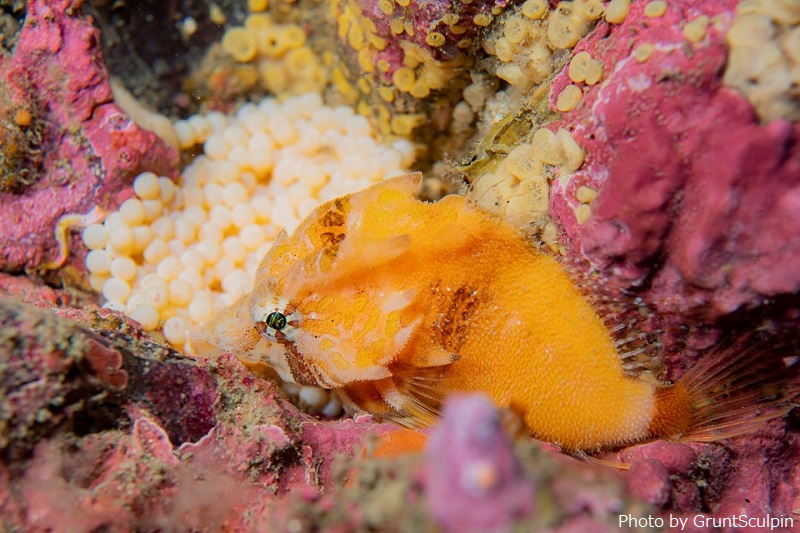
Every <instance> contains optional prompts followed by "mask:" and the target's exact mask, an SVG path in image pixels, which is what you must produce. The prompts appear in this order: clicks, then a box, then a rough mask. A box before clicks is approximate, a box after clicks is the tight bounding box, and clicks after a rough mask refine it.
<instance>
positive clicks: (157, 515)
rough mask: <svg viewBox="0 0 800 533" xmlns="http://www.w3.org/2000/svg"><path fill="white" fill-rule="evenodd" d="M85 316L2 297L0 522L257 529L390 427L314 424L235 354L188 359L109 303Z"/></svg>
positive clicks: (363, 422)
mask: <svg viewBox="0 0 800 533" xmlns="http://www.w3.org/2000/svg"><path fill="white" fill-rule="evenodd" d="M83 319H84V321H83V322H74V321H72V320H68V319H66V318H62V317H59V316H57V315H54V314H52V313H50V312H48V311H44V310H40V309H36V308H35V307H32V306H28V305H25V304H22V303H19V302H13V301H10V300H7V299H0V322H1V323H2V324H3V332H2V335H0V339H1V340H0V343H2V353H3V354H4V357H3V360H2V365H0V372H2V374H0V377H1V378H2V380H0V397H2V398H3V399H4V402H3V405H2V407H1V408H0V429H2V431H0V435H2V440H0V516H1V517H2V518H0V525H1V526H2V528H3V529H4V530H12V531H13V530H23V529H24V530H29V531H30V530H34V531H48V530H50V531H52V530H58V529H59V528H60V527H61V525H63V524H70V526H71V527H73V529H72V530H73V531H90V530H96V529H98V528H107V529H110V530H115V531H124V530H142V529H171V530H185V529H194V530H202V531H214V530H218V529H219V528H220V527H226V526H227V527H231V528H233V529H237V528H239V530H247V531H249V530H258V529H261V528H263V527H267V525H268V524H270V523H271V520H273V507H274V505H276V502H278V501H280V500H279V498H277V497H278V496H281V495H283V494H287V493H290V492H294V491H297V490H300V489H301V488H307V489H309V490H312V491H313V492H314V493H318V492H320V491H325V490H330V489H331V488H332V484H333V463H332V460H333V458H334V457H335V456H337V455H340V454H342V455H347V454H352V453H353V449H354V447H356V446H358V445H360V443H362V442H363V440H364V438H365V436H366V435H368V434H369V433H370V432H377V433H380V432H381V431H385V430H386V429H387V427H386V426H383V425H380V424H374V423H371V419H370V418H369V417H362V418H361V419H360V420H358V421H355V420H343V421H334V422H329V423H322V422H318V421H314V420H313V419H311V418H309V417H308V416H307V415H304V414H302V413H300V412H298V411H297V410H296V409H294V408H293V407H292V406H290V405H288V404H285V403H284V402H283V401H281V400H279V399H278V394H277V389H276V388H275V386H274V385H272V384H270V383H268V382H266V381H264V380H262V379H259V378H256V377H253V376H252V375H251V374H250V373H249V372H248V371H247V370H246V369H245V368H244V367H243V366H242V365H241V364H240V363H239V362H238V361H236V359H235V358H233V357H232V356H225V357H222V358H221V359H219V360H218V361H216V362H214V363H211V362H209V361H199V362H195V361H193V360H190V359H187V358H185V357H183V356H181V355H180V354H177V353H176V352H174V351H172V350H170V349H168V348H164V347H162V346H161V345H159V344H157V343H155V342H153V341H152V340H150V339H148V338H147V337H145V336H144V334H143V333H142V332H141V331H140V330H139V329H138V328H136V327H135V325H133V324H131V323H128V322H127V321H124V320H121V319H120V318H119V317H117V316H116V315H114V314H113V313H109V312H106V311H103V312H92V313H89V314H86V313H84V317H83Z"/></svg>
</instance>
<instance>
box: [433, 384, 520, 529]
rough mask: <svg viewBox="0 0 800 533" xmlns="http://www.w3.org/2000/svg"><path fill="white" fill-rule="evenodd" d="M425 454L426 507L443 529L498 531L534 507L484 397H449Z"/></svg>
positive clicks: (511, 450) (514, 458) (492, 412)
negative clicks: (426, 462)
mask: <svg viewBox="0 0 800 533" xmlns="http://www.w3.org/2000/svg"><path fill="white" fill-rule="evenodd" d="M427 458H428V472H427V476H428V485H427V492H426V495H427V498H428V507H429V509H430V511H431V515H432V516H433V517H434V518H435V519H436V520H437V521H438V522H439V523H440V524H441V525H442V526H443V527H444V529H445V531H465V532H466V531H476V532H477V531H500V530H503V529H507V528H509V527H510V525H511V524H513V523H514V522H516V521H520V520H522V519H525V518H528V517H530V516H531V514H532V513H533V512H534V511H535V509H534V487H533V485H532V483H531V480H529V479H527V478H526V477H525V475H524V473H523V471H522V468H521V465H520V464H519V461H518V460H517V458H516V456H515V455H514V451H513V448H512V446H511V442H510V440H509V438H508V436H507V435H506V434H505V432H504V431H503V428H502V426H501V424H500V415H499V413H498V411H497V409H496V408H495V407H494V406H493V405H492V403H491V402H490V401H489V400H488V399H487V398H485V397H483V396H477V395H476V396H463V397H453V398H451V400H450V401H449V403H447V404H446V406H445V409H444V411H443V413H442V421H441V423H440V424H439V426H437V427H436V428H435V429H434V430H433V431H432V432H431V436H430V441H429V443H428V451H427Z"/></svg>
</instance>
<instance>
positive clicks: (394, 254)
mask: <svg viewBox="0 0 800 533" xmlns="http://www.w3.org/2000/svg"><path fill="white" fill-rule="evenodd" d="M419 181H420V175H419V174H408V175H404V176H400V177H397V178H392V179H389V180H386V181H384V182H382V183H380V184H377V185H375V186H373V187H370V188H368V189H366V190H364V191H360V192H358V193H354V194H351V195H348V196H343V197H340V198H337V199H335V200H332V201H330V202H326V203H324V204H322V205H320V206H319V207H318V208H317V209H315V210H314V211H313V212H312V213H311V214H309V216H308V217H307V218H306V219H305V220H304V221H303V222H301V224H300V225H299V226H298V227H297V228H296V230H295V231H294V232H293V233H292V234H291V235H287V234H286V233H282V234H281V235H280V236H279V237H278V239H277V240H276V241H275V243H274V244H273V246H272V248H271V249H270V250H269V252H268V253H267V254H266V256H265V257H264V259H263V260H262V262H261V263H260V265H259V268H258V271H257V273H256V280H255V288H254V290H253V292H252V294H251V296H250V298H251V299H250V319H251V320H252V324H253V325H254V328H255V330H256V331H257V332H258V334H259V335H260V336H261V337H262V338H263V339H266V340H267V341H268V343H270V344H271V345H280V346H281V347H282V350H276V349H274V348H273V349H270V350H269V351H267V352H266V353H265V354H264V357H266V358H267V359H268V361H267V362H268V363H269V364H270V365H271V366H272V367H273V368H274V369H275V370H276V371H277V372H278V374H279V375H280V376H281V378H282V379H284V380H287V381H294V382H297V383H300V384H304V385H313V386H318V387H323V388H340V387H342V386H345V385H347V384H350V383H354V382H359V381H374V380H379V379H383V378H387V377H390V376H391V371H390V368H389V367H390V365H391V363H392V362H393V361H396V360H397V359H398V357H401V356H402V353H403V351H404V350H405V349H406V348H407V347H408V344H409V340H410V339H411V337H412V335H413V333H414V332H415V331H416V329H417V327H418V326H419V324H420V323H421V321H422V318H421V315H422V313H421V310H420V309H419V307H418V305H417V304H416V298H415V296H416V294H417V292H416V290H415V288H414V287H413V286H412V285H410V283H411V281H410V280H408V279H404V277H403V276H401V275H396V274H395V275H393V274H391V272H392V271H395V270H397V269H396V268H393V267H397V263H398V262H400V263H402V261H403V260H404V257H405V256H406V255H407V252H408V250H409V246H410V244H411V237H410V236H409V235H408V234H407V232H406V231H405V230H406V229H408V228H407V227H406V226H407V224H406V220H404V219H403V217H404V216H406V217H408V218H407V222H408V223H411V221H412V220H414V216H413V215H414V214H413V213H411V212H407V211H408V209H411V208H412V207H413V206H414V204H415V203H416V204H421V202H419V201H418V200H416V198H415V197H414V191H415V190H416V188H417V186H418V185H419ZM403 213H407V214H406V215H403ZM398 214H400V215H399V217H398ZM392 262H395V263H396V264H395V265H391V263H392ZM387 272H389V273H388V274H387Z"/></svg>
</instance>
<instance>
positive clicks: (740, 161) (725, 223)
mask: <svg viewBox="0 0 800 533" xmlns="http://www.w3.org/2000/svg"><path fill="white" fill-rule="evenodd" d="M737 3H738V2H736V1H735V0H721V1H719V2H702V1H697V0H683V1H680V2H668V3H667V11H666V13H665V14H664V15H663V16H661V17H655V18H651V17H647V16H646V15H645V13H644V8H645V5H646V4H647V2H634V3H632V6H631V11H630V14H629V15H628V17H627V19H626V20H625V22H624V23H623V24H621V25H608V24H606V23H605V22H603V23H601V24H600V25H599V26H598V28H597V29H596V30H595V31H594V32H593V33H591V34H589V35H588V36H587V37H586V38H585V39H584V40H583V41H582V42H581V43H580V44H579V45H578V46H577V47H576V49H575V52H576V53H577V52H581V51H587V52H589V53H590V54H591V55H592V57H593V58H595V59H597V60H599V61H601V62H602V63H603V66H604V73H605V75H604V81H603V82H602V83H600V84H598V85H595V86H592V87H583V89H584V90H585V93H584V95H583V98H582V102H581V104H580V105H578V106H577V107H576V108H575V109H574V110H572V111H569V112H567V113H565V114H564V115H563V117H562V120H561V121H559V122H558V123H557V124H556V125H555V126H556V127H564V128H567V129H569V130H570V131H572V133H573V135H574V137H575V139H576V140H577V142H578V144H579V145H580V146H581V147H582V148H584V149H585V150H586V160H585V163H584V165H583V167H582V168H581V169H580V170H579V171H578V172H576V173H575V174H573V175H571V176H569V177H568V178H565V179H564V180H563V181H560V180H556V183H555V184H554V187H553V192H552V197H551V214H552V215H553V216H554V217H555V218H556V219H557V220H558V221H559V222H560V224H561V225H562V226H563V228H564V230H565V243H566V244H567V246H568V249H569V253H570V254H572V256H573V257H578V258H586V259H588V260H589V261H590V262H591V264H592V265H593V266H594V267H596V268H597V269H598V270H599V271H600V275H601V276H602V278H603V282H604V285H605V287H606V288H610V289H612V290H615V289H616V290H619V289H622V290H625V291H629V292H631V293H634V294H635V295H636V296H640V297H641V301H642V302H643V303H645V304H648V305H649V306H651V307H653V308H655V309H656V310H657V311H659V316H660V317H661V318H663V321H664V323H665V324H666V326H667V331H666V332H664V333H665V334H664V335H663V336H662V341H663V342H664V343H665V344H666V345H667V346H668V347H669V346H670V345H671V344H672V343H673V340H674V339H677V338H678V337H680V339H679V341H680V342H685V344H684V345H683V347H684V349H683V350H670V353H669V354H667V356H666V357H662V360H663V362H664V363H665V365H666V367H667V368H666V371H667V376H668V377H670V378H671V379H676V378H679V377H680V376H681V374H682V373H683V372H684V371H685V370H686V369H687V368H688V367H690V366H691V365H692V362H693V359H694V358H696V357H697V356H698V352H699V353H708V352H709V349H710V348H711V347H713V346H714V345H715V344H716V343H718V342H720V340H723V341H724V340H725V337H726V335H725V334H723V330H722V329H721V328H720V327H719V324H720V323H722V322H724V321H725V320H726V319H729V318H731V317H732V315H733V314H734V313H736V315H735V316H736V318H738V320H740V321H741V320H742V318H743V317H747V318H746V321H747V323H748V324H750V325H751V326H752V325H755V324H757V323H758V322H759V320H760V319H761V318H760V317H761V314H762V312H764V311H768V310H769V305H770V303H771V302H773V301H775V300H784V301H785V302H789V306H788V307H789V311H788V313H786V314H780V315H778V317H779V318H780V319H784V320H785V319H787V317H788V321H789V322H793V323H796V320H797V318H796V317H797V312H796V310H794V309H792V305H791V302H792V301H795V302H796V295H797V293H798V290H800V270H798V269H797V268H796V263H797V258H798V257H800V234H798V232H797V231H795V227H796V226H797V222H798V217H800V209H798V206H800V204H798V198H800V192H798V191H800V125H798V124H793V123H790V122H788V121H785V120H776V121H773V122H772V123H770V124H766V125H760V124H759V122H758V119H757V117H756V115H755V113H754V111H753V109H752V106H751V105H750V103H749V102H748V101H747V100H746V99H745V98H744V97H743V96H742V95H741V94H739V93H737V92H736V91H735V90H733V89H730V88H727V87H725V86H724V85H723V83H722V73H723V72H724V70H725V66H726V62H727V57H728V48H727V45H726V43H725V34H726V32H727V30H728V29H729V28H730V26H731V24H732V21H733V18H734V8H735V7H736V5H737ZM702 15H706V16H708V18H709V21H710V24H709V26H708V28H707V32H706V34H705V36H704V37H703V38H702V39H701V40H699V41H697V42H690V41H689V40H688V39H687V37H686V35H685V34H684V31H683V28H684V26H685V24H686V22H687V21H692V20H694V19H697V18H698V17H700V16H702ZM570 83H572V81H571V80H570V78H569V76H568V72H566V71H565V72H562V73H561V74H559V75H558V76H557V77H556V79H555V80H554V82H553V91H552V97H551V107H553V108H555V104H556V100H557V97H558V95H559V94H560V92H561V91H562V90H563V88H564V87H565V86H567V85H568V84H570ZM581 186H588V187H591V188H593V189H596V190H597V191H598V192H599V193H598V195H597V197H596V198H595V199H594V201H593V202H592V203H591V216H590V218H589V219H588V220H587V221H586V222H585V223H584V224H580V223H579V222H578V221H577V219H576V216H575V211H574V210H575V208H576V207H577V206H578V205H579V201H578V200H577V198H576V193H577V191H578V188H579V187H581ZM795 306H796V304H795ZM782 313H785V311H783V312H782ZM792 317H794V318H792ZM674 326H677V327H674ZM687 337H688V338H687ZM751 340H752V338H751ZM734 344H735V343H734ZM686 347H688V349H685V348H686ZM734 349H736V348H734ZM738 349H745V348H743V347H742V345H741V344H740V345H739V346H738ZM757 349H758V350H759V351H760V353H762V355H763V357H769V356H770V355H779V354H777V352H776V353H775V354H773V353H772V352H771V351H770V349H769V346H763V345H759V346H758V347H757ZM773 351H774V350H773ZM722 444H724V446H723V445H722ZM722 444H683V443H668V442H654V443H650V444H646V445H643V446H636V447H631V448H629V449H626V450H623V452H622V453H621V454H620V456H619V458H618V460H621V461H623V462H627V463H630V464H631V471H630V473H629V477H628V487H629V490H630V492H631V493H632V494H633V495H636V496H637V497H639V498H641V499H643V500H644V501H647V502H649V503H651V504H653V505H655V506H657V507H659V508H661V509H664V510H668V511H669V512H672V513H688V514H692V513H698V512H701V511H705V512H707V513H708V514H709V515H712V514H713V515H715V516H731V515H738V514H740V513H743V512H746V513H751V514H752V513H757V512H760V513H762V514H763V513H765V512H767V511H769V512H770V513H773V514H775V515H785V516H788V515H789V514H791V512H792V511H793V510H794V509H798V502H800V477H798V468H799V467H798V463H797V449H798V435H797V432H796V429H795V430H792V429H787V423H786V421H785V420H783V419H778V420H773V421H771V422H770V423H769V424H768V425H766V426H765V427H764V428H763V429H762V430H760V431H758V432H756V433H755V434H751V435H746V436H743V437H738V438H735V439H729V440H726V441H724V443H722Z"/></svg>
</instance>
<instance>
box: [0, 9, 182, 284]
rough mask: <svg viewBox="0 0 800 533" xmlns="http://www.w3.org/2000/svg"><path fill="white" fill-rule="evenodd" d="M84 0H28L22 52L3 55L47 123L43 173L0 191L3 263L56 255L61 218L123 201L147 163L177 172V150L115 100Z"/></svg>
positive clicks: (0, 73) (26, 103)
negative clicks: (82, 10) (16, 187)
mask: <svg viewBox="0 0 800 533" xmlns="http://www.w3.org/2000/svg"><path fill="white" fill-rule="evenodd" d="M80 3H81V2H80V1H75V0H31V1H30V2H28V6H27V17H26V20H25V25H24V26H23V28H22V30H21V33H20V35H19V40H18V42H17V45H16V48H15V50H14V53H13V55H12V56H10V57H3V58H0V85H2V86H3V93H4V95H5V96H4V97H5V98H8V100H9V101H11V102H15V103H16V105H18V106H20V108H25V109H30V110H31V113H32V114H33V115H34V116H33V120H34V121H36V123H37V124H41V127H42V131H41V140H40V145H39V150H40V151H41V156H40V157H41V165H40V168H39V169H38V170H37V172H38V173H40V176H38V180H37V181H36V182H35V183H34V184H32V185H30V186H28V187H27V188H25V189H23V190H22V191H20V192H0V239H1V240H2V241H3V243H4V245H3V248H2V251H1V252H0V270H6V271H17V270H22V269H30V268H36V267H38V266H40V265H42V264H43V263H45V262H47V261H52V260H53V259H54V258H55V257H56V255H57V253H58V251H57V246H56V240H55V237H54V230H55V226H56V222H57V221H58V220H59V218H60V217H61V216H62V215H65V214H72V213H76V214H84V213H88V212H89V211H90V210H92V208H94V207H96V206H98V207H101V208H106V209H110V208H114V207H116V206H117V205H119V203H120V202H121V201H122V200H124V199H125V198H126V197H127V196H129V195H130V194H131V192H130V188H129V187H128V186H129V185H130V184H131V182H132V181H133V178H134V177H136V175H138V174H139V173H140V172H142V171H144V170H151V171H153V172H156V173H157V174H160V175H166V176H170V177H173V178H174V177H176V176H177V164H178V153H177V151H176V150H174V149H172V148H169V147H168V146H167V145H165V144H164V142H163V141H161V140H160V139H158V138H157V137H156V135H155V134H153V133H151V132H149V131H145V130H143V129H141V128H139V127H138V126H136V125H135V124H134V123H133V122H132V120H131V119H130V118H129V117H128V116H127V115H125V113H123V112H122V110H121V109H120V108H119V107H118V106H117V105H116V104H114V102H113V99H112V96H111V89H110V87H109V83H108V72H107V71H106V69H105V67H104V66H103V62H102V56H101V50H100V36H99V32H98V30H97V29H95V28H94V27H93V26H92V21H91V20H90V19H89V18H88V17H84V16H81V15H80V10H79V9H78V8H79V6H80Z"/></svg>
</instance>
